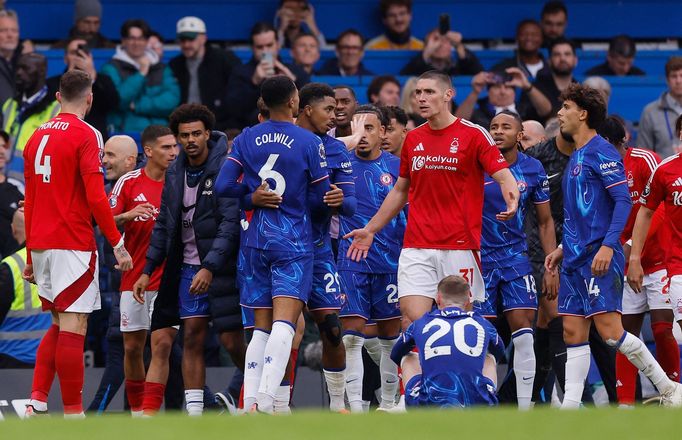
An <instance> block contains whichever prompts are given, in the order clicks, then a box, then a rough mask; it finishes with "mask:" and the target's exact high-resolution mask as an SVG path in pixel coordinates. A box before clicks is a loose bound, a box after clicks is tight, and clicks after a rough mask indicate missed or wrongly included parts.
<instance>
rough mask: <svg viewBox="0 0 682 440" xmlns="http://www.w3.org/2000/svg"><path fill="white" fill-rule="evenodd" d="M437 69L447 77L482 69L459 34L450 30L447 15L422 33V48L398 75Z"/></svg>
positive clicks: (472, 72) (476, 71)
mask: <svg viewBox="0 0 682 440" xmlns="http://www.w3.org/2000/svg"><path fill="white" fill-rule="evenodd" d="M429 70H439V71H441V72H443V73H446V74H448V75H450V76H454V75H476V74H477V73H478V72H480V71H482V70H483V66H482V65H481V62H480V61H479V60H478V58H476V55H474V54H473V53H472V52H471V51H470V50H469V49H467V48H466V47H464V40H463V37H462V34H461V33H459V32H455V31H453V30H451V29H450V16H449V15H448V14H441V16H440V18H439V22H438V27H437V28H436V29H434V30H432V31H431V32H429V33H428V34H427V35H426V38H425V39H424V49H423V50H422V52H421V53H419V54H417V55H415V56H414V57H413V58H412V59H411V60H410V61H409V62H408V63H407V64H406V65H405V67H403V68H402V70H401V71H400V74H401V75H421V74H422V73H424V72H427V71H429Z"/></svg>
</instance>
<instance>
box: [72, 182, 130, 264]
mask: <svg viewBox="0 0 682 440" xmlns="http://www.w3.org/2000/svg"><path fill="white" fill-rule="evenodd" d="M83 183H84V184H85V196H86V198H87V201H88V206H89V207H90V212H92V216H93V217H94V218H95V222H97V225H98V226H99V229H100V231H102V234H103V235H104V237H105V238H106V239H107V241H108V242H109V244H111V246H112V247H113V248H114V257H116V261H117V262H118V264H117V265H116V269H118V270H120V271H126V270H130V269H132V268H133V259H132V257H131V256H130V254H129V253H128V251H127V250H126V248H125V246H123V237H121V233H120V232H118V229H117V228H116V222H115V221H114V216H113V215H112V214H111V208H110V207H109V201H108V199H107V195H106V193H105V192H104V185H103V184H102V175H101V174H100V173H89V174H84V175H83Z"/></svg>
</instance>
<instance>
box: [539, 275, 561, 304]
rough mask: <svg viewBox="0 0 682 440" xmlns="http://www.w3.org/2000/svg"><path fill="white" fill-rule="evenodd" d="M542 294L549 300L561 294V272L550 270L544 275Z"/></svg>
mask: <svg viewBox="0 0 682 440" xmlns="http://www.w3.org/2000/svg"><path fill="white" fill-rule="evenodd" d="M542 294H543V295H544V296H545V298H546V299H547V300H549V301H552V300H553V299H555V298H556V297H557V295H558V294H559V274H557V273H552V272H550V271H548V270H546V271H545V275H544V276H543V277H542Z"/></svg>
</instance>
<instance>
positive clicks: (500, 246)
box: [481, 153, 549, 266]
mask: <svg viewBox="0 0 682 440" xmlns="http://www.w3.org/2000/svg"><path fill="white" fill-rule="evenodd" d="M509 171H511V173H512V174H513V175H514V178H515V179H516V182H517V185H518V188H519V195H520V199H519V208H518V211H517V212H516V215H515V216H514V217H513V218H512V219H511V220H508V221H500V220H498V219H497V218H495V216H496V215H497V214H499V213H500V212H502V211H506V209H507V204H506V203H505V201H504V198H503V197H502V189H501V187H500V185H499V184H498V183H497V182H496V181H495V180H494V179H493V178H492V177H490V176H488V175H486V176H485V183H484V185H485V186H484V198H483V230H482V232H481V261H482V263H484V264H485V263H493V264H495V265H496V266H500V265H501V266H504V265H505V262H508V261H509V257H512V256H515V255H518V254H521V253H523V252H526V251H527V249H528V245H527V242H526V233H525V232H524V229H523V225H524V221H525V218H526V212H527V210H528V206H529V205H528V204H529V203H531V202H532V203H536V204H540V203H547V202H548V201H549V181H548V180H547V174H546V173H545V170H544V168H543V167H542V164H541V163H540V161H538V160H537V159H534V158H532V157H529V156H526V155H525V154H523V153H519V154H518V158H517V159H516V162H514V163H513V164H512V165H511V166H510V167H509Z"/></svg>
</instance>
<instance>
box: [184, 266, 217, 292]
mask: <svg viewBox="0 0 682 440" xmlns="http://www.w3.org/2000/svg"><path fill="white" fill-rule="evenodd" d="M212 281H213V273H211V271H210V270H208V269H206V268H201V269H200V270H199V272H197V274H196V275H194V278H192V284H191V285H190V286H189V293H191V294H193V295H199V294H202V293H206V291H207V290H208V288H209V286H210V285H211V282H212Z"/></svg>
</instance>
